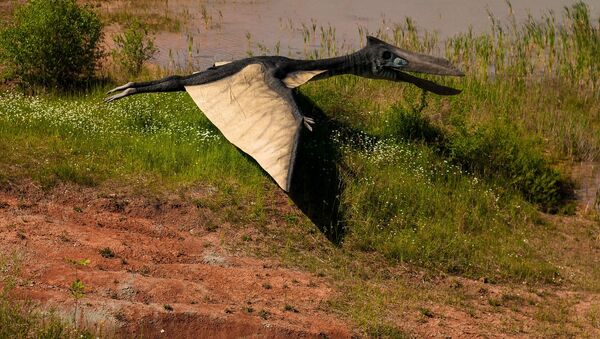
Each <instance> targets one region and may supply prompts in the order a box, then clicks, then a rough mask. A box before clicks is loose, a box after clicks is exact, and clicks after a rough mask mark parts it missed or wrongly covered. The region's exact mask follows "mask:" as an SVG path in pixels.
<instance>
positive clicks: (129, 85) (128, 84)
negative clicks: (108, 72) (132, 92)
mask: <svg viewBox="0 0 600 339" xmlns="http://www.w3.org/2000/svg"><path fill="white" fill-rule="evenodd" d="M132 85H133V82H128V83H126V84H125V85H122V86H119V87H115V88H113V89H111V90H110V91H108V92H106V94H110V93H114V92H118V91H122V90H124V89H128V88H130V87H131V86H132Z"/></svg>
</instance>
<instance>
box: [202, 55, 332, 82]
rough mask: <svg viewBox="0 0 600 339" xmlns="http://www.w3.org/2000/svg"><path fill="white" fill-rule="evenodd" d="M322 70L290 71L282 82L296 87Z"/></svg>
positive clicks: (220, 63) (218, 63)
mask: <svg viewBox="0 0 600 339" xmlns="http://www.w3.org/2000/svg"><path fill="white" fill-rule="evenodd" d="M230 62H231V61H217V62H215V63H214V64H213V67H219V66H223V65H227V64H228V63H230ZM323 72H325V70H317V71H297V72H291V73H289V74H288V75H287V76H286V77H285V78H284V79H283V83H284V84H285V85H286V86H287V88H296V87H298V86H300V85H303V84H305V83H307V82H308V81H309V80H310V79H312V78H313V77H314V76H315V75H319V74H321V73H323Z"/></svg>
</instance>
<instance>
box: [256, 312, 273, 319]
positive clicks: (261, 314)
mask: <svg viewBox="0 0 600 339" xmlns="http://www.w3.org/2000/svg"><path fill="white" fill-rule="evenodd" d="M258 316H259V317H260V318H261V319H263V320H267V319H269V317H270V316H271V312H269V311H267V310H260V311H259V312H258Z"/></svg>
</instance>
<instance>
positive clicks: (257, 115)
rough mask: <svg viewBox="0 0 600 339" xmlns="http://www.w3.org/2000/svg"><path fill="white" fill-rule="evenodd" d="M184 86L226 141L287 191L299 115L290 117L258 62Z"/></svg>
mask: <svg viewBox="0 0 600 339" xmlns="http://www.w3.org/2000/svg"><path fill="white" fill-rule="evenodd" d="M185 89H186V91H187V92H188V93H189V94H190V96H191V97H192V99H193V100H194V102H195V103H196V105H198V107H199V108H200V109H201V110H202V112H204V114H205V115H206V116H207V117H208V119H209V120H210V121H211V122H212V123H213V124H215V126H217V128H218V129H219V130H220V131H221V133H223V135H224V136H225V138H227V140H229V141H230V142H231V143H232V144H234V145H236V146H237V147H238V148H240V149H241V150H242V151H244V152H245V153H247V154H248V155H250V156H251V157H252V158H254V160H256V162H258V163H259V164H260V166H262V168H263V169H264V170H265V171H266V172H267V173H269V174H270V175H271V176H272V177H273V179H275V181H276V182H277V184H278V185H279V186H280V187H281V188H283V189H284V190H285V191H289V188H290V181H291V173H292V170H293V165H294V158H295V152H296V144H297V141H298V135H299V131H300V128H301V123H302V117H300V116H296V115H294V110H295V106H294V105H295V104H294V103H290V102H288V101H287V100H286V99H285V98H283V97H282V96H280V95H279V94H278V93H277V92H275V91H274V90H272V89H271V88H270V87H269V86H268V84H267V82H266V79H265V72H264V67H263V66H262V65H261V64H250V65H248V66H246V67H245V68H243V69H242V70H241V71H239V72H238V73H236V74H234V75H232V76H229V77H226V78H223V79H220V80H217V81H214V82H211V83H207V84H203V85H196V86H186V87H185Z"/></svg>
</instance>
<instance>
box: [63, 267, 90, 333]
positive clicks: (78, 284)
mask: <svg viewBox="0 0 600 339" xmlns="http://www.w3.org/2000/svg"><path fill="white" fill-rule="evenodd" d="M67 262H69V263H70V264H71V265H72V266H73V267H74V269H75V280H73V282H72V283H71V286H69V294H70V295H71V297H72V298H73V300H74V302H75V310H74V312H73V323H75V327H77V323H78V320H79V318H78V317H77V311H78V310H79V299H81V298H83V297H84V296H85V284H84V283H83V281H81V279H79V268H80V267H84V266H87V265H89V264H90V260H89V259H80V260H75V259H69V260H67Z"/></svg>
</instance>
